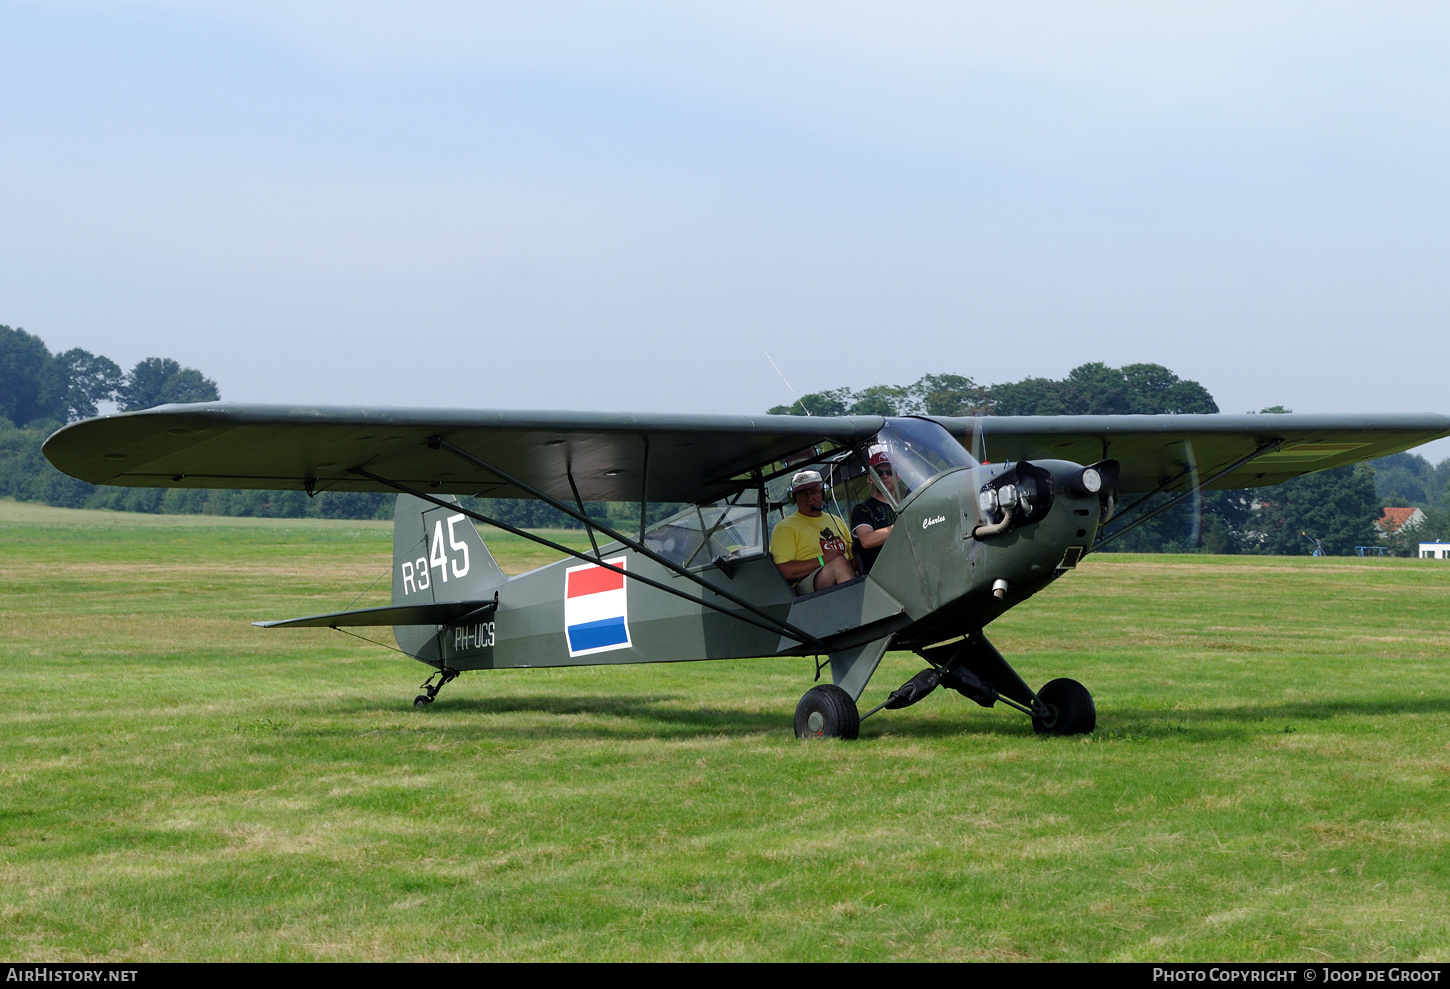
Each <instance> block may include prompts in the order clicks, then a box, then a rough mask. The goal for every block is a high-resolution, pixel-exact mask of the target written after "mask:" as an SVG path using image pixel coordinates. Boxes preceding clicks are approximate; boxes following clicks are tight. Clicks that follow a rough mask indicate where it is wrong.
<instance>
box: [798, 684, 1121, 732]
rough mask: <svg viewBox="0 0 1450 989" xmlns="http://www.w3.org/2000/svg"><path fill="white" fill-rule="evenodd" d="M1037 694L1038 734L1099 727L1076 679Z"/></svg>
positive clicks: (1095, 713) (1034, 723)
mask: <svg viewBox="0 0 1450 989" xmlns="http://www.w3.org/2000/svg"><path fill="white" fill-rule="evenodd" d="M1037 697H1038V699H1039V700H1041V701H1042V704H1043V707H1044V708H1045V710H1043V711H1041V712H1040V713H1038V714H1034V715H1033V716H1032V730H1033V731H1035V732H1037V734H1039V735H1085V734H1087V733H1088V732H1090V731H1092V730H1093V729H1094V728H1096V727H1097V724H1098V710H1097V708H1095V707H1094V706H1093V695H1092V694H1090V693H1088V690H1087V688H1086V687H1084V686H1083V685H1082V684H1080V683H1078V682H1077V681H1076V680H1069V679H1067V678H1066V677H1063V678H1061V679H1058V680H1053V681H1051V682H1050V683H1048V684H1047V686H1045V687H1043V688H1042V689H1041V690H1039V691H1038V692H1037ZM797 717H799V716H797Z"/></svg>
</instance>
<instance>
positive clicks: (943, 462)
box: [870, 418, 977, 503]
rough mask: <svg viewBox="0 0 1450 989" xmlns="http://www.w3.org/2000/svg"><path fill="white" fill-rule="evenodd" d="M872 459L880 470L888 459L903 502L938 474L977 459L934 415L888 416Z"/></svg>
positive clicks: (974, 463) (872, 445)
mask: <svg viewBox="0 0 1450 989" xmlns="http://www.w3.org/2000/svg"><path fill="white" fill-rule="evenodd" d="M870 452H871V462H872V465H873V467H875V468H876V469H877V470H878V472H879V470H880V467H879V464H880V461H881V460H882V459H883V457H882V456H881V455H882V454H884V455H885V456H884V459H885V461H886V462H887V463H889V464H890V468H889V469H890V470H892V471H893V472H894V473H895V475H896V490H895V492H894V493H895V495H896V500H897V502H898V503H899V502H903V501H905V500H906V499H907V497H908V496H909V495H910V494H911V492H913V491H915V490H917V489H918V488H920V487H921V486H922V485H924V484H926V482H928V481H930V480H931V479H932V478H934V477H936V476H937V475H938V474H945V473H946V472H947V471H949V470H956V469H957V468H959V467H975V466H976V465H977V461H976V460H975V459H974V458H973V457H972V455H971V454H969V453H967V451H966V449H965V448H964V447H963V446H962V445H961V444H960V443H958V442H957V441H956V440H955V439H954V438H953V437H952V434H951V433H949V432H947V431H946V430H945V429H943V428H942V427H941V426H939V425H937V424H936V423H934V422H932V421H931V420H930V419H907V418H902V419H887V420H886V425H885V427H884V428H883V429H882V430H881V432H879V433H877V434H876V439H875V440H873V441H872V443H871V448H870Z"/></svg>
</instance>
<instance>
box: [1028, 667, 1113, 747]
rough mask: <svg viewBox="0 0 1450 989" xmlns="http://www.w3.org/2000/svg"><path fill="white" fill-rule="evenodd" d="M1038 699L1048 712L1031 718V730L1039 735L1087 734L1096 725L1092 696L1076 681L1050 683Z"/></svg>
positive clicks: (1060, 680)
mask: <svg viewBox="0 0 1450 989" xmlns="http://www.w3.org/2000/svg"><path fill="white" fill-rule="evenodd" d="M1037 696H1038V698H1040V699H1041V701H1042V703H1043V704H1046V705H1047V706H1048V708H1050V709H1051V710H1050V711H1049V712H1048V713H1047V714H1045V715H1042V716H1038V715H1033V717H1032V730H1033V731H1035V732H1037V734H1039V735H1086V734H1087V733H1088V732H1090V731H1092V730H1093V729H1094V728H1096V727H1097V726H1098V709H1097V708H1096V707H1094V706H1093V695H1092V694H1090V693H1088V689H1087V688H1086V687H1084V686H1083V685H1082V684H1080V683H1078V682H1077V681H1076V680H1069V679H1067V678H1066V677H1063V678H1060V679H1057V680H1053V681H1052V682H1050V683H1048V684H1047V685H1046V686H1045V687H1043V688H1042V689H1041V690H1039V691H1038V692H1037Z"/></svg>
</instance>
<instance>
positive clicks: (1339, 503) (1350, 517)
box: [1253, 464, 1381, 556]
mask: <svg viewBox="0 0 1450 989" xmlns="http://www.w3.org/2000/svg"><path fill="white" fill-rule="evenodd" d="M1380 514H1381V507H1380V502H1379V498H1378V496H1376V494H1375V488H1374V468H1373V467H1370V466H1369V465H1368V464H1355V465H1351V466H1346V467H1336V468H1333V469H1332V470H1325V471H1319V472H1318V473H1315V474H1305V475H1304V476H1302V477H1296V478H1294V479H1292V480H1289V481H1285V482H1284V483H1283V484H1279V485H1276V486H1274V487H1272V488H1264V489H1261V490H1260V492H1259V507H1258V508H1257V510H1256V511H1255V513H1254V521H1253V525H1254V527H1255V528H1257V529H1258V530H1259V531H1261V532H1262V533H1263V537H1264V538H1263V543H1262V546H1261V548H1262V551H1263V552H1265V553H1273V554H1277V555H1282V556H1303V555H1307V554H1309V553H1312V552H1313V551H1314V546H1313V544H1312V543H1311V542H1310V541H1309V540H1308V539H1307V538H1306V534H1307V535H1309V536H1313V537H1315V538H1317V539H1319V540H1320V541H1322V542H1323V544H1324V549H1325V551H1326V552H1327V553H1330V554H1331V555H1335V556H1345V555H1349V554H1352V553H1353V552H1354V547H1356V546H1373V545H1376V544H1377V543H1378V531H1377V530H1376V528H1375V525H1374V521H1375V519H1377V518H1379V517H1380Z"/></svg>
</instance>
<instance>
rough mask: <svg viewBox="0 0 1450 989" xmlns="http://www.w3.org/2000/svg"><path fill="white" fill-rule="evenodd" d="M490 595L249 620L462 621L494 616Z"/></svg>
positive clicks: (292, 624)
mask: <svg viewBox="0 0 1450 989" xmlns="http://www.w3.org/2000/svg"><path fill="white" fill-rule="evenodd" d="M493 609H494V602H493V599H489V600H487V601H445V602H443V603H441V604H390V605H387V606H386V607H382V608H360V609H358V610H357V611H334V612H331V613H330V614H326V615H309V616H308V617H306V618H284V619H282V620H281V621H277V622H252V624H253V625H256V626H257V627H258V628H338V627H339V626H342V625H464V624H468V622H465V621H463V619H469V620H470V621H478V622H485V621H489V620H490V619H492V618H493Z"/></svg>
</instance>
